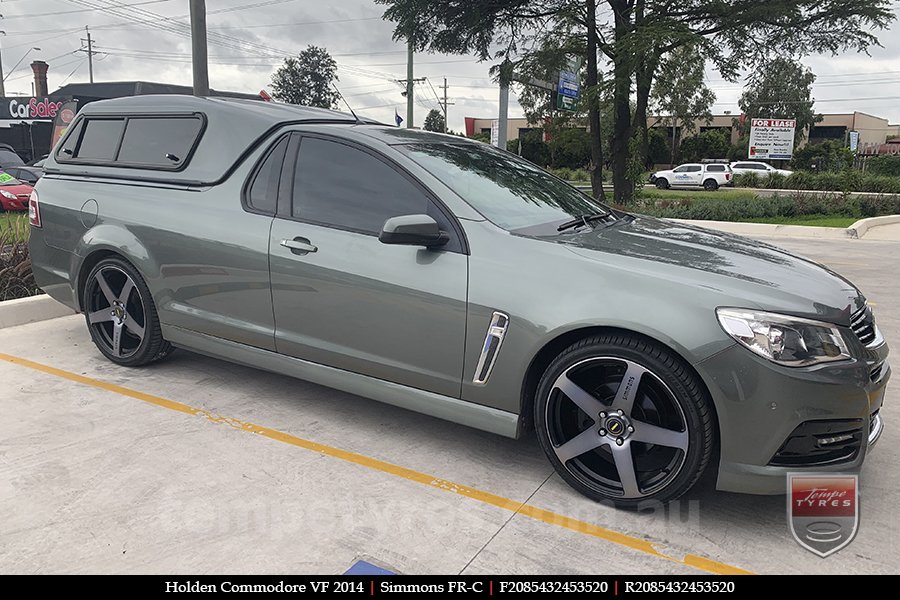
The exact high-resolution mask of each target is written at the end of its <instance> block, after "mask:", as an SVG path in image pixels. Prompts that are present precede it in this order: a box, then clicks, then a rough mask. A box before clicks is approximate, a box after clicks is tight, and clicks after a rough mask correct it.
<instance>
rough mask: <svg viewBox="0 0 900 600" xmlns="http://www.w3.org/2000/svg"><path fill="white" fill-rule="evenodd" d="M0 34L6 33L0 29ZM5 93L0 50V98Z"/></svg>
mask: <svg viewBox="0 0 900 600" xmlns="http://www.w3.org/2000/svg"><path fill="white" fill-rule="evenodd" d="M0 35H6V32H5V31H3V30H0ZM5 95H6V88H5V87H3V52H0V98H2V97H3V96H5Z"/></svg>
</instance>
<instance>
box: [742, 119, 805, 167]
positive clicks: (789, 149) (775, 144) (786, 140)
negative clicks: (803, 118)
mask: <svg viewBox="0 0 900 600" xmlns="http://www.w3.org/2000/svg"><path fill="white" fill-rule="evenodd" d="M796 129H797V120H796V119H751V121H750V149H749V150H748V152H747V158H749V159H751V160H752V159H760V160H765V159H767V160H790V159H791V157H792V156H793V155H794V131H795V130H796Z"/></svg>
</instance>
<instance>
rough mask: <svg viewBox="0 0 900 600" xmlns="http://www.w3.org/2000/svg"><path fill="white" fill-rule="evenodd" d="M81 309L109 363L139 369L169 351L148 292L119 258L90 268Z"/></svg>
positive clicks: (127, 265) (134, 271) (136, 274)
mask: <svg viewBox="0 0 900 600" xmlns="http://www.w3.org/2000/svg"><path fill="white" fill-rule="evenodd" d="M82 306H83V307H84V316H85V320H86V321H87V326H88V330H89V331H90V333H91V339H92V340H93V341H94V344H95V345H96V346H97V348H98V349H99V350H100V352H102V353H103V355H104V356H106V358H108V359H109V360H111V361H112V362H114V363H116V364H119V365H123V366H128V367H138V366H142V365H146V364H149V363H151V362H154V361H157V360H159V359H161V358H163V357H165V356H167V355H168V354H169V353H170V352H171V351H172V346H171V345H170V344H169V343H168V342H167V341H166V340H164V339H163V336H162V329H161V328H160V324H159V316H158V315H157V314H156V307H155V306H154V305H153V299H152V298H151V297H150V289H149V288H148V287H147V284H146V283H145V282H144V278H143V277H141V274H140V273H138V271H137V269H135V268H134V267H133V266H132V265H131V264H129V263H128V262H126V261H124V260H122V259H120V258H106V259H104V260H101V261H100V262H99V263H97V265H96V266H94V268H93V269H91V272H90V273H89V274H88V277H87V280H86V283H85V286H84V300H83V303H82Z"/></svg>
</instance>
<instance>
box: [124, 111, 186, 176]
mask: <svg viewBox="0 0 900 600" xmlns="http://www.w3.org/2000/svg"><path fill="white" fill-rule="evenodd" d="M202 126H203V122H202V121H201V120H200V119H198V118H178V119H169V118H140V117H134V118H130V119H128V124H127V125H126V126H125V138H124V139H123V140H122V148H121V150H119V156H118V157H117V158H116V162H120V163H130V164H139V165H154V166H167V167H172V166H177V165H179V164H181V163H182V162H183V161H184V160H185V159H186V158H187V157H188V154H190V152H191V148H193V146H194V142H195V141H196V140H197V137H198V136H199V135H200V128H201V127H202Z"/></svg>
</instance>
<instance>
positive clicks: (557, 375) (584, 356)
mask: <svg viewBox="0 0 900 600" xmlns="http://www.w3.org/2000/svg"><path fill="white" fill-rule="evenodd" d="M537 393H538V396H537V398H536V401H535V407H534V408H535V413H534V419H535V425H536V429H537V434H538V438H539V439H540V443H541V446H542V447H543V449H544V452H545V453H546V454H547V457H548V458H549V459H550V462H551V463H552V464H553V466H554V468H555V469H556V470H557V472H558V473H559V474H560V476H561V477H562V478H563V479H564V480H566V482H567V483H569V485H571V486H572V487H574V488H575V489H576V490H578V491H580V492H581V493H583V494H584V495H586V496H588V497H589V498H592V499H594V500H600V501H611V502H613V503H614V504H615V505H616V506H619V507H621V508H630V509H634V508H639V507H640V506H641V503H642V502H646V501H650V500H655V501H660V502H668V501H671V500H674V499H675V498H678V497H679V496H681V495H682V494H684V493H685V492H687V491H688V490H689V489H690V488H691V487H692V486H693V485H694V484H695V483H696V481H697V480H698V479H699V478H700V476H701V475H702V474H703V471H704V469H705V468H706V466H707V464H708V463H709V460H710V455H711V453H712V449H713V441H714V436H713V432H714V430H713V420H712V411H711V408H710V404H711V403H710V400H709V399H708V395H707V394H706V392H705V389H704V388H703V386H702V384H701V383H700V382H699V381H698V379H697V376H696V375H695V374H693V372H692V371H690V370H689V368H688V367H687V366H686V365H685V364H684V363H683V362H682V361H681V360H680V359H679V358H677V357H676V356H674V355H672V354H671V353H670V352H669V351H667V350H666V349H665V348H663V347H661V346H659V345H657V344H655V343H653V342H651V341H649V340H645V339H643V338H640V337H638V336H631V335H625V334H607V335H601V336H596V337H592V338H588V339H585V340H582V341H581V342H578V343H576V344H574V345H573V346H570V347H569V348H568V349H567V350H565V351H564V352H563V353H562V354H561V355H560V356H559V357H557V359H556V360H555V361H553V363H552V364H551V365H550V367H549V368H548V369H547V371H546V372H545V373H544V376H543V377H542V379H541V381H540V384H539V386H538V392H537Z"/></svg>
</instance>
